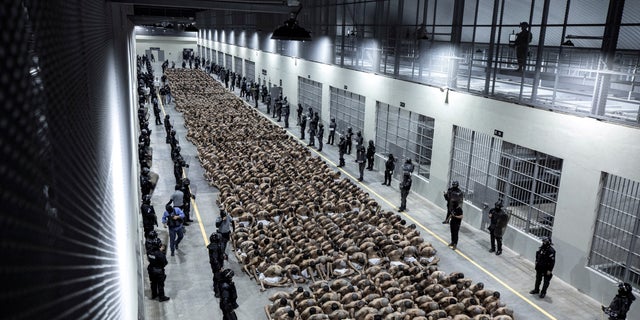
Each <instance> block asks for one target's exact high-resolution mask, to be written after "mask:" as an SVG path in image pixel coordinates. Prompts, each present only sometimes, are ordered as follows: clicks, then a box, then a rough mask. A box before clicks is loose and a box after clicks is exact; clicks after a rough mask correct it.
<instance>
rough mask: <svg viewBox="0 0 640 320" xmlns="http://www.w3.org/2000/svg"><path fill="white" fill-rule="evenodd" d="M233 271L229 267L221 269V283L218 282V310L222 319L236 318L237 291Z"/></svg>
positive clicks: (232, 319) (235, 319) (231, 319)
mask: <svg viewBox="0 0 640 320" xmlns="http://www.w3.org/2000/svg"><path fill="white" fill-rule="evenodd" d="M234 275H235V274H234V272H233V270H231V269H224V270H222V277H221V278H222V283H221V284H220V310H222V320H237V319H238V317H237V316H236V312H235V311H234V310H235V309H237V308H238V302H237V300H238V293H237V292H236V285H235V283H233V276H234Z"/></svg>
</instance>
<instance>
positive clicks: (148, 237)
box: [144, 230, 162, 254]
mask: <svg viewBox="0 0 640 320" xmlns="http://www.w3.org/2000/svg"><path fill="white" fill-rule="evenodd" d="M144 237H145V239H144V252H146V253H147V254H149V252H151V250H153V246H154V245H155V243H156V242H157V241H160V243H162V241H161V240H160V239H158V232H156V231H155V230H151V231H149V233H147V234H145V235H144ZM158 247H160V245H158Z"/></svg>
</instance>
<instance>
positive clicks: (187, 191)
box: [180, 178, 196, 223]
mask: <svg viewBox="0 0 640 320" xmlns="http://www.w3.org/2000/svg"><path fill="white" fill-rule="evenodd" d="M190 186H191V180H189V178H184V179H182V185H181V188H180V191H182V194H183V200H182V212H184V222H187V223H189V222H193V220H192V219H191V199H193V200H195V199H196V196H195V195H194V194H192V193H191V187H190Z"/></svg>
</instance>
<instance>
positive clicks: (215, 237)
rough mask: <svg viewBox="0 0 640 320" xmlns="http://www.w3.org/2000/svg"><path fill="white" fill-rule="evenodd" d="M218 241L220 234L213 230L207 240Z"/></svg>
mask: <svg viewBox="0 0 640 320" xmlns="http://www.w3.org/2000/svg"><path fill="white" fill-rule="evenodd" d="M219 241H220V235H219V234H218V233H217V232H214V233H212V234H211V236H210V237H209V242H212V243H218V242H219Z"/></svg>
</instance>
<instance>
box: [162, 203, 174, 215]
mask: <svg viewBox="0 0 640 320" xmlns="http://www.w3.org/2000/svg"><path fill="white" fill-rule="evenodd" d="M164 209H165V210H167V212H169V213H171V212H173V206H172V205H171V204H170V203H167V205H166V206H164Z"/></svg>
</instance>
